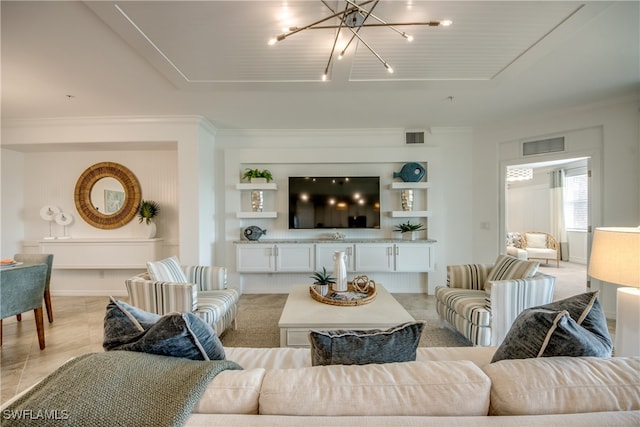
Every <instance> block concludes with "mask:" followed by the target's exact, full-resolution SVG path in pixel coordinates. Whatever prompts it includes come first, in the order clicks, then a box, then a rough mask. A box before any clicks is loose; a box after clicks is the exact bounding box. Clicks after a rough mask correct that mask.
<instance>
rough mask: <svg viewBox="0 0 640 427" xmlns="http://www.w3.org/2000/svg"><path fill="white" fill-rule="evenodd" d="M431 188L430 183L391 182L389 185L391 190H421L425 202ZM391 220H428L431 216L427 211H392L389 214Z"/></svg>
mask: <svg viewBox="0 0 640 427" xmlns="http://www.w3.org/2000/svg"><path fill="white" fill-rule="evenodd" d="M429 188H431V183H430V182H392V183H391V185H389V189H391V190H423V191H424V193H425V200H427V198H428V189H429ZM389 216H390V217H391V218H428V217H430V216H431V211H429V210H410V211H404V210H392V211H390V212H389Z"/></svg>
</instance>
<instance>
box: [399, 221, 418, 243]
mask: <svg viewBox="0 0 640 427" xmlns="http://www.w3.org/2000/svg"><path fill="white" fill-rule="evenodd" d="M421 230H424V226H423V225H422V224H420V223H418V224H412V223H411V221H410V220H408V221H407V222H404V223H401V224H398V225H396V228H395V229H394V231H399V232H400V233H402V239H403V240H415V239H416V232H417V231H421Z"/></svg>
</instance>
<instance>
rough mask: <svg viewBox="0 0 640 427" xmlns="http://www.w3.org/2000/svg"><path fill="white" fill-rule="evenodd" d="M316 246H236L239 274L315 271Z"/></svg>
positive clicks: (256, 244) (286, 244)
mask: <svg viewBox="0 0 640 427" xmlns="http://www.w3.org/2000/svg"><path fill="white" fill-rule="evenodd" d="M314 258H315V256H314V245H313V244H312V243H310V244H300V243H278V244H271V243H246V244H238V245H236V269H237V271H238V272H239V273H275V272H280V273H296V272H309V271H313V269H314Z"/></svg>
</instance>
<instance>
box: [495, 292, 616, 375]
mask: <svg viewBox="0 0 640 427" xmlns="http://www.w3.org/2000/svg"><path fill="white" fill-rule="evenodd" d="M597 296H598V291H596V292H587V293H584V294H580V295H576V296H573V297H570V298H566V299H563V300H560V301H555V302H552V303H550V304H545V305H543V306H539V307H532V308H528V309H526V310H524V311H523V312H522V313H520V315H518V317H517V318H516V320H515V321H514V322H513V325H511V329H509V332H508V333H507V336H506V337H505V339H504V341H503V342H502V344H500V346H499V347H498V349H497V350H496V352H495V353H494V355H493V358H492V359H491V362H492V363H493V362H497V361H499V360H503V359H528V358H533V357H552V356H575V357H578V356H592V357H610V356H611V352H612V349H613V343H612V341H611V337H610V336H609V330H608V328H607V319H606V318H605V314H604V311H603V310H602V307H601V306H600V302H599V301H598V298H597Z"/></svg>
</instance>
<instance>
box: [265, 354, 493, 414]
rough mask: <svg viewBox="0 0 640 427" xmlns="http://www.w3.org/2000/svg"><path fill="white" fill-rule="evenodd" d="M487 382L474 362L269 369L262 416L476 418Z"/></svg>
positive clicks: (485, 401)
mask: <svg viewBox="0 0 640 427" xmlns="http://www.w3.org/2000/svg"><path fill="white" fill-rule="evenodd" d="M490 388H491V383H490V381H489V378H488V377H487V376H486V375H485V374H484V373H483V372H482V370H480V368H478V367H477V366H476V365H475V364H473V363H472V362H470V361H451V362H405V363H387V364H374V365H367V366H358V365H333V366H315V367H310V368H300V369H277V370H269V371H267V373H266V374H265V377H264V381H263V383H262V390H261V392H260V405H259V408H260V414H267V415H309V416H310V415H323V416H348V415H375V416H408V415H414V416H415V415H431V416H450V415H460V416H473V415H486V414H487V412H488V408H489V393H490Z"/></svg>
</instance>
